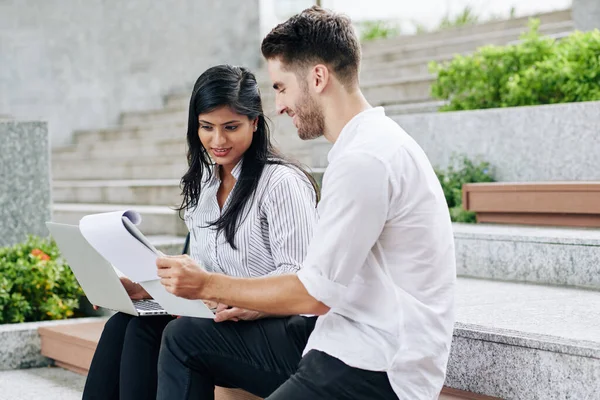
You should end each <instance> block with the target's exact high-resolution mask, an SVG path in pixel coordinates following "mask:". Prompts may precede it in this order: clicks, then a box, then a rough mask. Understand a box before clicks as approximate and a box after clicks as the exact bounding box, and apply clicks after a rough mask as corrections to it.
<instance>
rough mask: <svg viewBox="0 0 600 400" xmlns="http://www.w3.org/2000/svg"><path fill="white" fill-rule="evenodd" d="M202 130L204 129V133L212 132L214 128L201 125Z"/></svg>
mask: <svg viewBox="0 0 600 400" xmlns="http://www.w3.org/2000/svg"><path fill="white" fill-rule="evenodd" d="M200 129H202V130H203V131H210V130H212V126H210V125H200Z"/></svg>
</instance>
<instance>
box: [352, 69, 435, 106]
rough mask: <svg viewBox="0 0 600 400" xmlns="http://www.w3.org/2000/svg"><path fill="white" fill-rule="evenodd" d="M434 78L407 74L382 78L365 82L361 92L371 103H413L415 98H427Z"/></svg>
mask: <svg viewBox="0 0 600 400" xmlns="http://www.w3.org/2000/svg"><path fill="white" fill-rule="evenodd" d="M434 80H435V77H434V76H432V75H429V74H427V75H421V76H409V77H404V78H396V79H382V80H378V81H370V82H365V83H364V84H363V85H362V92H363V94H364V95H365V97H366V98H367V100H368V101H369V103H371V104H373V105H388V104H399V103H400V104H401V103H405V104H406V103H407V101H406V100H407V99H410V103H415V101H414V100H415V99H429V98H430V96H431V95H430V91H431V84H432V83H433V81H434Z"/></svg>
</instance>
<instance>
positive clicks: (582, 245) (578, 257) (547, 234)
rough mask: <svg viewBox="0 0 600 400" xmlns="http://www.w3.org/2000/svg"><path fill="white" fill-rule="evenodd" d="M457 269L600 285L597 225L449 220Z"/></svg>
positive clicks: (501, 276)
mask: <svg viewBox="0 0 600 400" xmlns="http://www.w3.org/2000/svg"><path fill="white" fill-rule="evenodd" d="M453 228H454V238H455V244H456V260H457V265H456V267H457V273H458V274H459V275H461V276H470V277H477V278H487V279H494V280H505V281H521V282H532V283H537V284H550V285H560V286H576V287H582V288H589V289H596V290H600V229H577V228H551V227H527V226H505V225H504V226H503V225H484V224H454V225H453Z"/></svg>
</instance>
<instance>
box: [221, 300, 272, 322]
mask: <svg viewBox="0 0 600 400" xmlns="http://www.w3.org/2000/svg"><path fill="white" fill-rule="evenodd" d="M265 316H266V314H264V313H261V312H258V311H252V310H246V309H243V308H238V307H233V308H229V307H228V306H227V305H225V304H219V306H218V307H217V311H216V312H215V322H225V321H235V322H237V321H239V320H242V321H252V320H255V319H260V318H264V317H265Z"/></svg>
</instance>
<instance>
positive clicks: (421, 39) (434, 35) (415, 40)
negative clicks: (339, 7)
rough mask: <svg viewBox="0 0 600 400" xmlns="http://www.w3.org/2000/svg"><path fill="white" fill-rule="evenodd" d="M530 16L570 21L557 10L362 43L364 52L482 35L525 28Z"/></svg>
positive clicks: (567, 13)
mask: <svg viewBox="0 0 600 400" xmlns="http://www.w3.org/2000/svg"><path fill="white" fill-rule="evenodd" d="M530 18H539V19H540V22H541V25H542V26H543V25H546V24H551V23H556V22H568V21H572V17H571V10H570V9H566V10H559V11H552V12H548V13H541V14H535V15H530V16H523V17H518V18H511V19H504V20H498V21H493V22H486V23H482V24H477V25H469V26H463V27H457V28H449V29H444V30H440V31H437V32H429V33H423V34H418V35H402V36H397V37H393V38H387V39H381V40H374V41H371V42H366V43H364V44H363V51H364V52H372V51H377V50H379V49H381V48H385V47H390V46H398V45H407V44H422V43H427V42H431V41H437V40H440V39H454V38H459V37H469V36H478V35H484V34H488V33H492V32H498V31H506V30H512V29H516V28H517V29H518V28H521V29H526V28H527V26H528V24H529V19H530Z"/></svg>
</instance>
